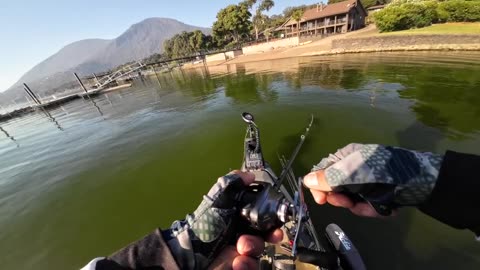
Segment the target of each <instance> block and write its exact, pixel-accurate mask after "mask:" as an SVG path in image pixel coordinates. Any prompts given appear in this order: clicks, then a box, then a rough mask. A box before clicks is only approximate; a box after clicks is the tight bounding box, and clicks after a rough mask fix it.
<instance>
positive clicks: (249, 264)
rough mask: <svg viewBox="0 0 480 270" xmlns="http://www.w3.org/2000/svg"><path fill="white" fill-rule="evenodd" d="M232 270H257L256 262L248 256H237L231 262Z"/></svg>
mask: <svg viewBox="0 0 480 270" xmlns="http://www.w3.org/2000/svg"><path fill="white" fill-rule="evenodd" d="M232 269H233V270H250V269H258V261H257V260H255V259H254V258H251V257H248V256H238V257H236V258H235V259H234V260H233V264H232Z"/></svg>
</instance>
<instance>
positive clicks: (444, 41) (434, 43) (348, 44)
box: [184, 23, 480, 68]
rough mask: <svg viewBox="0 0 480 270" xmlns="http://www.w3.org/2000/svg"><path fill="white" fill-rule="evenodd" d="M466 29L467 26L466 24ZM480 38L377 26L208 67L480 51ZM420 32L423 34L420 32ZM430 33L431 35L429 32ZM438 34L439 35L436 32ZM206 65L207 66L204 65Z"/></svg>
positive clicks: (474, 34) (451, 27)
mask: <svg viewBox="0 0 480 270" xmlns="http://www.w3.org/2000/svg"><path fill="white" fill-rule="evenodd" d="M462 25H463V24H462ZM469 25H470V26H472V25H473V26H476V25H478V34H477V32H476V30H475V31H474V32H473V33H462V34H456V33H455V32H442V31H443V29H441V30H440V31H437V30H436V29H438V28H440V27H443V28H445V27H448V30H449V31H452V30H451V29H454V28H455V27H460V26H461V25H460V23H456V24H444V25H442V26H440V27H437V26H432V30H433V31H431V32H428V30H429V29H428V28H422V29H416V30H413V31H401V32H392V33H386V34H380V33H378V30H377V29H376V28H375V26H374V25H370V26H367V27H365V28H364V29H361V30H358V31H354V32H348V33H346V34H338V35H334V36H329V37H326V38H323V39H320V40H316V41H311V42H305V43H303V44H302V45H299V46H292V47H283V48H276V49H273V48H271V49H270V50H268V51H264V52H260V53H256V54H247V55H240V56H237V57H235V58H233V59H229V60H227V61H224V60H223V61H215V62H208V63H207V65H208V66H219V65H230V64H240V63H248V62H257V61H269V60H276V59H284V58H292V57H307V56H322V55H325V56H327V55H337V54H355V53H376V52H413V51H480V24H478V23H475V24H469ZM419 30H422V32H420V31H419ZM426 30H427V31H426ZM436 31H437V32H436ZM202 65H203V64H202ZM196 66H197V65H191V64H188V65H185V66H184V68H195V67H196Z"/></svg>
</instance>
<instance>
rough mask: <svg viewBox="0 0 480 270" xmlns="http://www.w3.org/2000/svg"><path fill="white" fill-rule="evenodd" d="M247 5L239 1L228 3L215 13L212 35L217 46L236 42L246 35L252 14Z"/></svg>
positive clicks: (250, 24) (249, 27)
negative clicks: (232, 3)
mask: <svg viewBox="0 0 480 270" xmlns="http://www.w3.org/2000/svg"><path fill="white" fill-rule="evenodd" d="M248 9H249V8H248V5H247V4H246V3H245V2H241V3H240V4H238V5H229V6H227V7H226V8H224V9H221V10H220V11H219V12H218V14H217V21H215V23H214V24H213V27H212V30H213V37H214V38H215V40H216V41H217V44H218V45H219V46H225V45H227V44H238V43H239V42H240V41H241V39H242V37H244V36H245V35H248V33H249V32H250V29H251V27H252V22H251V21H250V18H251V16H252V14H251V13H250V11H249V10H248Z"/></svg>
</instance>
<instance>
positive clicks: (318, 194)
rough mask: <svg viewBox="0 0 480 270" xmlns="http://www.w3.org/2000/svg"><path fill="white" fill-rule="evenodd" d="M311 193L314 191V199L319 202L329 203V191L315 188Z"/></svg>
mask: <svg viewBox="0 0 480 270" xmlns="http://www.w3.org/2000/svg"><path fill="white" fill-rule="evenodd" d="M310 193H312V196H313V199H314V200H315V202H316V203H318V204H325V203H327V193H326V192H323V191H318V190H315V189H310Z"/></svg>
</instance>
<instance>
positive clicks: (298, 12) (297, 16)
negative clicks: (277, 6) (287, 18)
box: [292, 9, 303, 36]
mask: <svg viewBox="0 0 480 270" xmlns="http://www.w3.org/2000/svg"><path fill="white" fill-rule="evenodd" d="M302 17H303V10H301V9H297V10H295V11H294V12H293V13H292V19H294V20H295V21H296V22H297V33H298V36H300V20H301V19H302Z"/></svg>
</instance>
